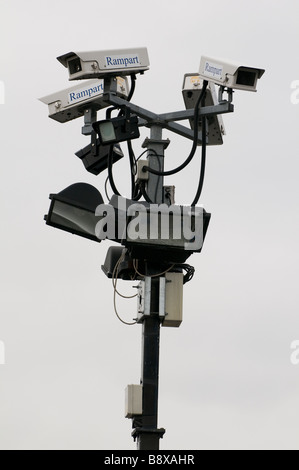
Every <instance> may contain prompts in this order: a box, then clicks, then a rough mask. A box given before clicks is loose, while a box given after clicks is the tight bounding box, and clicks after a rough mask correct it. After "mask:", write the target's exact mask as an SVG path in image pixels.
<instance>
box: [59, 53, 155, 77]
mask: <svg viewBox="0 0 299 470" xmlns="http://www.w3.org/2000/svg"><path fill="white" fill-rule="evenodd" d="M57 60H58V61H59V62H60V63H61V64H62V65H63V66H64V67H66V68H67V69H68V72H69V80H82V79H89V78H104V77H107V76H109V75H112V76H119V75H121V76H124V75H131V74H136V73H143V72H145V71H146V70H148V69H149V58H148V52H147V48H146V47H142V48H134V49H115V50H106V51H87V52H68V53H66V54H63V55H61V56H59V57H57Z"/></svg>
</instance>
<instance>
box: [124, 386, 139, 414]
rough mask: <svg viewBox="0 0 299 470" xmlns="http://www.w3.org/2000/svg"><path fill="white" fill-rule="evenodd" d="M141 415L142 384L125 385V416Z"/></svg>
mask: <svg viewBox="0 0 299 470" xmlns="http://www.w3.org/2000/svg"><path fill="white" fill-rule="evenodd" d="M138 415H142V385H128V386H127V387H126V403H125V417H126V418H133V417H134V416H138Z"/></svg>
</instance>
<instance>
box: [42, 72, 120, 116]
mask: <svg viewBox="0 0 299 470" xmlns="http://www.w3.org/2000/svg"><path fill="white" fill-rule="evenodd" d="M116 81H117V92H116V94H117V96H119V97H121V98H124V99H126V98H127V97H128V95H129V84H128V79H127V78H126V77H117V78H116ZM103 94H104V80H102V79H101V80H98V79H94V80H89V81H86V82H85V83H82V82H81V83H79V84H78V85H75V86H73V87H70V88H67V89H65V90H61V91H58V92H56V93H52V94H51V95H48V96H45V97H43V98H40V99H39V100H40V101H41V102H42V103H45V104H47V105H48V108H49V117H50V118H51V119H54V120H55V121H58V122H61V123H64V122H68V121H71V120H73V119H76V118H79V117H82V116H84V111H85V110H86V109H87V108H92V109H94V110H95V111H98V110H99V109H103V108H107V107H108V106H109V104H108V103H106V102H105V101H104V100H103Z"/></svg>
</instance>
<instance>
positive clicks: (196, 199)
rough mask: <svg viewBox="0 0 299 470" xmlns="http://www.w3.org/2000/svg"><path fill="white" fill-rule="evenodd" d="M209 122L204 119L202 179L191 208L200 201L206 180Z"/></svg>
mask: <svg viewBox="0 0 299 470" xmlns="http://www.w3.org/2000/svg"><path fill="white" fill-rule="evenodd" d="M206 128H207V121H206V117H205V116H204V117H203V118H202V147H201V168H200V178H199V183H198V188H197V193H196V195H195V198H194V200H193V202H192V204H191V207H193V206H196V204H197V203H198V200H199V198H200V196H201V192H202V188H203V183H204V178H205V169H206V155H207V129H206Z"/></svg>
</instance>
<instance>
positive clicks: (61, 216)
mask: <svg viewBox="0 0 299 470" xmlns="http://www.w3.org/2000/svg"><path fill="white" fill-rule="evenodd" d="M49 197H50V199H51V205H50V209H49V213H48V215H46V216H45V221H46V224H47V225H51V226H52V227H56V228H59V229H61V230H65V231H66V232H70V233H73V234H75V235H79V236H80V237H84V238H89V239H90V240H93V241H96V242H100V241H101V240H100V239H99V238H97V237H96V235H95V227H96V224H97V222H98V221H99V220H100V217H97V216H96V215H95V211H96V208H97V206H99V205H100V204H103V203H104V201H103V198H102V196H101V194H100V192H99V191H98V190H97V189H96V188H95V187H94V186H91V185H90V184H86V183H75V184H72V185H71V186H68V187H67V188H66V189H63V190H62V191H60V193H58V194H50V196H49Z"/></svg>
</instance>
